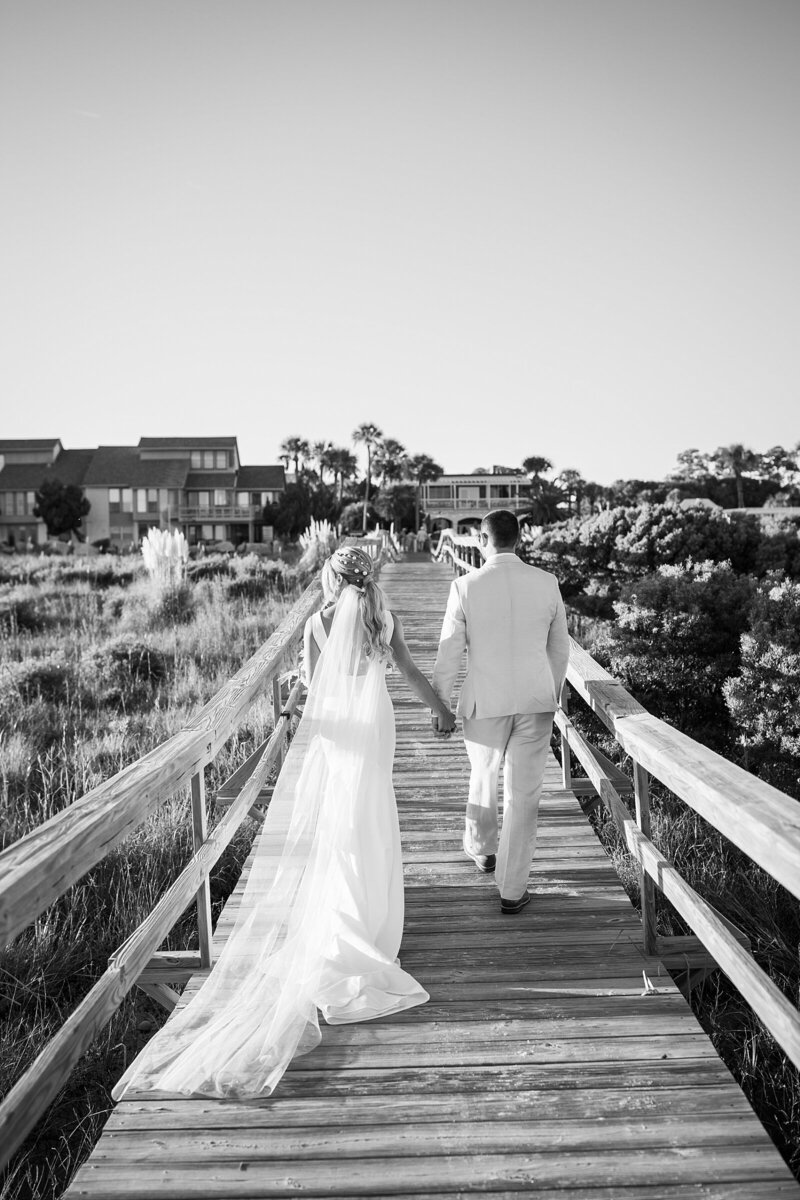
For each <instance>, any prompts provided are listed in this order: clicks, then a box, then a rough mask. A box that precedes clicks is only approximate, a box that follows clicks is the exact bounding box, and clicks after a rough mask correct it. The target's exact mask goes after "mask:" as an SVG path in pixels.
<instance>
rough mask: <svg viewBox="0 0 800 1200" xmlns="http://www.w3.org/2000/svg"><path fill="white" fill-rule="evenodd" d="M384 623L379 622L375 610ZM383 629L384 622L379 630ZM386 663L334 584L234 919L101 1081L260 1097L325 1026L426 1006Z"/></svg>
mask: <svg viewBox="0 0 800 1200" xmlns="http://www.w3.org/2000/svg"><path fill="white" fill-rule="evenodd" d="M387 621H388V622H389V623H391V617H390V616H389V614H387ZM388 632H389V634H391V628H389V630H388ZM385 670H386V664H385V663H384V662H383V661H381V660H379V659H378V658H377V657H376V656H375V655H374V654H372V655H371V654H369V653H368V646H367V644H366V638H365V636H364V627H363V624H362V621H361V616H360V609H359V592H358V590H357V589H356V588H355V587H352V586H349V585H348V586H346V587H345V588H344V590H343V591H342V593H341V595H340V597H339V600H338V603H337V606H336V611H335V614H334V619H333V624H332V627H331V632H330V637H329V638H328V640H327V643H326V644H325V646H324V649H323V652H322V654H321V655H320V658H319V662H318V664H317V669H316V671H315V674H314V678H313V680H312V682H311V685H310V687H309V691H308V696H307V699H306V705H305V712H304V715H303V717H302V719H301V721H300V724H299V726H298V729H297V732H296V734H295V737H294V740H293V742H292V745H291V747H290V749H289V752H288V754H287V756H286V761H285V763H284V766H283V769H282V770H281V773H280V775H279V777H278V781H277V784H276V786H275V791H274V794H273V797H272V801H271V803H270V805H269V809H268V811H267V815H266V819H265V821H264V826H263V828H262V830H261V833H260V834H259V837H258V842H257V846H256V851H255V856H254V862H253V866H252V869H251V872H250V875H249V877H248V881H247V885H246V889H245V892H244V896H243V900H242V906H241V909H240V916H239V918H238V919H237V922H236V924H235V926H234V929H233V931H232V933H231V935H230V937H229V939H228V941H227V943H226V945H225V949H224V951H223V952H222V954H221V955H220V958H219V961H218V962H217V963H216V965H215V966H214V968H213V970H212V971H211V974H210V975H209V977H208V979H207V980H206V981H205V983H204V984H203V986H202V987H201V988H200V990H199V991H198V993H197V994H196V995H195V996H194V997H193V998H192V999H191V1000H190V1002H189V1003H188V1004H187V1005H186V1007H185V1008H183V1009H182V1010H180V1011H179V1012H177V1013H175V1014H173V1016H172V1017H171V1018H170V1020H169V1021H168V1022H167V1024H166V1026H165V1027H164V1028H163V1029H162V1030H160V1031H159V1032H158V1033H157V1034H156V1035H155V1036H154V1037H153V1038H152V1039H151V1041H150V1042H149V1043H148V1045H147V1046H146V1047H145V1049H144V1050H143V1052H142V1053H141V1054H140V1055H139V1057H138V1058H137V1059H136V1060H135V1061H134V1062H133V1063H132V1064H131V1066H130V1068H129V1069H128V1071H127V1072H126V1073H125V1074H124V1075H123V1077H122V1079H121V1080H120V1081H119V1083H118V1084H117V1086H116V1088H115V1089H114V1092H113V1095H114V1098H115V1099H117V1100H118V1099H120V1098H121V1097H122V1096H123V1095H124V1093H125V1092H126V1091H128V1090H129V1089H130V1090H135V1091H154V1092H169V1093H175V1092H179V1093H185V1094H188V1095H208V1096H229V1097H236V1096H266V1095H269V1094H270V1093H271V1092H272V1091H273V1089H274V1088H275V1086H276V1084H277V1083H278V1081H279V1080H280V1078H281V1076H282V1075H283V1073H284V1071H285V1070H286V1068H287V1066H288V1065H289V1063H290V1061H291V1060H292V1058H294V1057H295V1056H296V1055H300V1054H306V1053H307V1052H308V1051H309V1050H312V1049H313V1048H314V1047H315V1046H316V1045H318V1044H319V1042H320V1040H321V1035H320V1030H319V1020H318V1013H317V1010H318V1009H320V1010H321V1011H322V1013H323V1016H324V1018H325V1020H326V1021H327V1022H328V1023H329V1024H337V1023H344V1022H352V1021H365V1020H369V1019H372V1018H375V1017H379V1016H384V1015H386V1014H389V1013H392V1012H398V1011H400V1010H401V1009H404V1008H410V1007H412V1006H414V1005H417V1004H424V1003H425V1001H426V1000H427V999H428V994H427V992H426V991H425V990H424V989H423V988H422V987H421V986H420V985H419V984H418V983H417V981H416V980H415V979H414V978H413V977H412V976H411V975H409V974H408V973H407V972H405V971H404V970H403V969H402V968H401V966H400V964H399V961H398V960H397V953H398V950H399V948H400V940H401V937H402V931H403V877H402V859H401V852H400V832H399V826H398V820H397V809H396V805H395V798H394V791H393V788H392V761H393V757H394V737H395V730H394V713H393V709H392V703H391V700H390V698H389V694H388V692H387V690H386V681H385Z"/></svg>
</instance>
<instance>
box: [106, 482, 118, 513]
mask: <svg viewBox="0 0 800 1200" xmlns="http://www.w3.org/2000/svg"><path fill="white" fill-rule="evenodd" d="M119 505H120V494H119V488H109V489H108V509H109V512H119Z"/></svg>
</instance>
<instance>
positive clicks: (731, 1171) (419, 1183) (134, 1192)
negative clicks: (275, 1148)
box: [68, 1134, 791, 1200]
mask: <svg viewBox="0 0 800 1200" xmlns="http://www.w3.org/2000/svg"><path fill="white" fill-rule="evenodd" d="M532 1136H533V1137H535V1134H532ZM134 1165H135V1168H136V1169H135V1171H134V1170H129V1172H128V1173H127V1177H124V1178H120V1169H119V1165H118V1164H117V1163H108V1164H106V1163H97V1164H94V1165H93V1168H92V1170H91V1172H82V1178H81V1181H80V1183H77V1182H76V1184H75V1185H73V1188H72V1189H71V1190H70V1193H68V1194H69V1195H72V1196H81V1197H84V1196H85V1197H90V1196H109V1195H111V1194H113V1195H115V1196H124V1197H128V1198H129V1200H133V1198H134V1197H135V1198H141V1200H152V1197H153V1196H156V1195H157V1196H159V1197H163V1196H194V1195H197V1196H205V1197H225V1198H226V1200H228V1198H231V1197H237V1196H249V1197H252V1196H264V1197H266V1196H303V1195H307V1194H309V1193H311V1194H317V1195H324V1196H374V1195H375V1193H376V1192H380V1193H381V1194H385V1195H395V1196H396V1195H408V1194H413V1193H414V1192H416V1191H419V1190H421V1189H428V1190H430V1189H432V1188H433V1189H435V1190H436V1191H439V1190H441V1188H442V1187H446V1188H450V1189H451V1190H452V1189H454V1188H455V1189H458V1188H463V1189H466V1190H469V1191H472V1192H475V1191H481V1190H486V1189H491V1188H496V1187H498V1186H500V1187H508V1188H511V1189H513V1190H515V1191H517V1193H519V1192H528V1193H530V1194H536V1192H537V1191H540V1190H541V1189H543V1188H558V1187H559V1186H560V1185H562V1184H563V1182H564V1180H565V1179H568V1180H569V1181H570V1183H571V1184H572V1185H573V1186H574V1185H580V1186H583V1187H593V1186H594V1187H596V1186H603V1185H605V1184H606V1183H607V1182H608V1180H609V1178H614V1179H617V1180H624V1181H625V1184H626V1186H630V1185H636V1184H648V1185H652V1184H653V1183H654V1181H656V1182H657V1181H659V1180H668V1181H669V1182H671V1183H676V1182H678V1183H694V1182H695V1181H696V1179H697V1177H698V1175H700V1176H701V1177H704V1178H707V1179H711V1180H713V1181H714V1182H715V1183H722V1182H726V1181H728V1180H730V1181H733V1182H737V1183H741V1182H743V1181H752V1182H753V1184H756V1183H758V1182H759V1181H761V1180H767V1181H771V1182H777V1181H782V1180H786V1181H787V1183H788V1182H790V1180H791V1177H790V1176H789V1173H788V1169H787V1168H786V1167H785V1166H784V1165H783V1163H781V1162H780V1160H779V1159H777V1156H776V1155H775V1153H774V1151H773V1150H772V1149H771V1148H768V1147H766V1146H763V1145H762V1146H754V1145H745V1146H741V1145H740V1146H736V1145H728V1146H702V1147H698V1146H685V1147H679V1148H674V1147H647V1148H646V1149H643V1150H641V1151H639V1150H635V1149H630V1150H628V1149H622V1150H617V1149H604V1150H593V1151H591V1152H580V1151H576V1152H574V1153H570V1152H558V1153H552V1154H548V1153H538V1152H536V1151H528V1152H527V1153H507V1154H470V1153H460V1154H459V1153H450V1154H445V1155H442V1154H437V1155H425V1156H423V1155H419V1156H417V1157H416V1158H398V1157H396V1156H395V1157H384V1158H381V1159H364V1158H361V1159H354V1160H351V1161H349V1162H348V1163H347V1170H346V1171H345V1170H342V1169H341V1167H340V1168H338V1169H335V1170H332V1168H331V1160H330V1159H322V1160H310V1161H307V1162H304V1163H302V1164H300V1163H298V1161H297V1160H293V1159H277V1160H272V1161H268V1162H261V1161H259V1160H254V1159H253V1158H252V1157H248V1158H247V1159H246V1160H244V1161H242V1160H239V1161H236V1162H231V1163H223V1162H217V1161H214V1160H211V1161H209V1162H204V1163H202V1164H199V1165H198V1164H197V1163H196V1162H186V1163H180V1164H178V1165H177V1166H164V1167H161V1166H158V1165H157V1164H150V1163H146V1162H145V1163H136V1164H130V1166H131V1167H133V1166H134ZM110 1189H113V1192H112V1191H111V1190H110ZM752 1195H753V1196H755V1195H757V1192H756V1191H753V1193H752Z"/></svg>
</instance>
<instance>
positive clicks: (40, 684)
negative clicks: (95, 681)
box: [0, 650, 77, 714]
mask: <svg viewBox="0 0 800 1200" xmlns="http://www.w3.org/2000/svg"><path fill="white" fill-rule="evenodd" d="M75 691H77V681H76V678H75V672H74V669H73V667H72V666H71V664H70V663H69V661H68V660H67V658H66V655H65V654H64V652H63V651H61V650H54V651H52V652H51V653H50V654H47V655H43V656H41V657H38V658H27V659H23V661H22V662H18V663H13V662H12V663H6V664H5V665H4V667H3V670H2V671H1V672H0V710H3V711H4V712H5V713H6V714H10V713H11V712H13V711H14V709H16V708H17V707H18V706H19V705H20V704H30V703H33V702H34V701H36V700H37V699H38V700H44V701H46V702H47V703H50V704H63V703H65V702H66V701H67V700H68V699H69V696H70V694H73V693H74V692H75Z"/></svg>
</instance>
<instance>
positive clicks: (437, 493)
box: [428, 483, 451, 500]
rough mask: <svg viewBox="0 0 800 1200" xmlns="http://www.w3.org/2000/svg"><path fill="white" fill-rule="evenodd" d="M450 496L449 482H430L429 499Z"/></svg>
mask: <svg viewBox="0 0 800 1200" xmlns="http://www.w3.org/2000/svg"><path fill="white" fill-rule="evenodd" d="M450 496H451V492H450V484H449V483H432V484H430V485H429V487H428V499H429V500H449V499H450Z"/></svg>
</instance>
